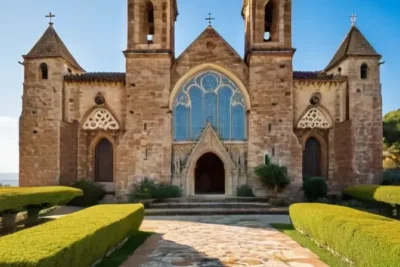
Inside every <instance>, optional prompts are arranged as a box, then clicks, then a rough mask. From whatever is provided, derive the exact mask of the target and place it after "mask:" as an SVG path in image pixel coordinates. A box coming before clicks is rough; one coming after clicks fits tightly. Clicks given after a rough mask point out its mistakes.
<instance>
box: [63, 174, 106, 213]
mask: <svg viewBox="0 0 400 267" xmlns="http://www.w3.org/2000/svg"><path fill="white" fill-rule="evenodd" d="M72 186H73V187H75V188H79V189H81V190H82V191H83V196H80V197H77V198H75V199H73V200H72V201H70V202H69V203H68V205H70V206H78V207H90V206H93V205H97V204H98V203H99V201H100V200H102V199H103V197H104V195H105V191H104V188H103V186H101V185H99V184H96V183H94V182H92V181H88V180H81V181H77V182H75V183H74V184H73V185H72Z"/></svg>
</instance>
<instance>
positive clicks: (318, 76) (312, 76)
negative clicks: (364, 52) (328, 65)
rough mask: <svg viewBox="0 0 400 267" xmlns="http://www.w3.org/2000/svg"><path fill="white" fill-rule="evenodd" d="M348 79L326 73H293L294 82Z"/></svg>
mask: <svg viewBox="0 0 400 267" xmlns="http://www.w3.org/2000/svg"><path fill="white" fill-rule="evenodd" d="M346 78H347V77H346V76H342V75H333V74H327V73H326V72H324V71H293V79H294V80H323V81H331V80H335V81H338V80H345V79H346Z"/></svg>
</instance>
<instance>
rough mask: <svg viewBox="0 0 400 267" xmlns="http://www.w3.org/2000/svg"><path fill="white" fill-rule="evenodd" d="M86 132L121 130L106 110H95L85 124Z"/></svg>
mask: <svg viewBox="0 0 400 267" xmlns="http://www.w3.org/2000/svg"><path fill="white" fill-rule="evenodd" d="M83 129H84V130H98V129H101V130H105V131H107V130H119V123H118V122H117V120H116V119H115V118H114V116H113V115H112V114H111V113H110V111H108V110H106V109H104V108H98V109H95V110H94V111H93V112H92V113H91V114H90V115H89V117H88V118H87V119H86V121H85V123H84V124H83Z"/></svg>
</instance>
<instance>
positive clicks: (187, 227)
mask: <svg viewBox="0 0 400 267" xmlns="http://www.w3.org/2000/svg"><path fill="white" fill-rule="evenodd" d="M270 223H289V217H288V216H286V215H251V216H248V215H247V216H186V217H158V218H157V217H146V219H145V221H144V222H143V225H142V227H141V229H142V230H144V231H152V232H155V233H156V234H155V235H153V236H152V237H150V238H149V239H148V240H147V241H146V242H145V244H143V245H142V246H141V247H140V248H139V249H137V250H136V252H135V253H134V254H133V255H132V256H131V257H130V258H129V259H128V260H127V262H125V263H124V264H123V265H122V266H123V267H139V266H140V267H174V266H185V267H195V266H196V267H217V266H232V267H236V266H238V267H239V266H271V267H275V266H276V267H281V266H282V267H284V266H292V267H312V266H318V267H320V266H327V265H326V264H324V263H323V262H321V261H320V260H319V259H318V257H317V256H316V255H315V254H313V253H312V252H311V251H310V250H308V249H305V248H303V247H301V246H300V245H299V244H297V243H296V242H294V241H293V240H292V239H290V238H289V237H287V236H286V235H284V234H282V233H280V232H279V231H277V230H275V229H273V228H271V227H270V225H269V224H270Z"/></svg>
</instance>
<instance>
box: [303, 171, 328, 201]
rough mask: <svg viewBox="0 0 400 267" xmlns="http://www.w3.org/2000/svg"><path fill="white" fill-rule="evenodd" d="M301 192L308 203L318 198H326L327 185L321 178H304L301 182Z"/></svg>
mask: <svg viewBox="0 0 400 267" xmlns="http://www.w3.org/2000/svg"><path fill="white" fill-rule="evenodd" d="M303 191H304V196H305V197H306V199H307V200H308V201H316V200H317V199H319V198H326V196H327V194H328V185H327V183H326V181H325V179H324V178H322V177H311V178H305V179H304V181H303Z"/></svg>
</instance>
